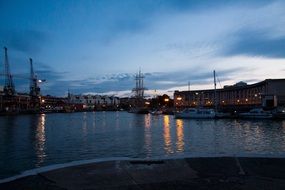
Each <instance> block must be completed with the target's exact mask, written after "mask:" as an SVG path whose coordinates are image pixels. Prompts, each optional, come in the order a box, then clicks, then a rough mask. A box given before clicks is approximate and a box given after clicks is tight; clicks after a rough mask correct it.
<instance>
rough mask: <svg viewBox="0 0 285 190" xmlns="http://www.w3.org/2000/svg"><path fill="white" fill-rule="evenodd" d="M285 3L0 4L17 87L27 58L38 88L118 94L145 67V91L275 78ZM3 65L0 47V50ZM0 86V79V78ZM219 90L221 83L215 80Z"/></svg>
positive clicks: (68, 0)
mask: <svg viewBox="0 0 285 190" xmlns="http://www.w3.org/2000/svg"><path fill="white" fill-rule="evenodd" d="M284 9H285V2H284V1H269V0H268V1H262V0H256V1H254V0H253V1H246V0H240V1H233V0H232V1H231V0H227V1H226V0H221V1H212V0H208V1H207V0H205V1H199V0H189V1H187V0H180V1H177V0H141V1H139V0H93V1H89V0H84V1H77V0H49V1H43V0H30V1H25V0H21V1H13V0H11V1H4V0H2V1H0V18H1V25H0V47H4V46H7V47H8V51H9V61H10V67H11V72H12V74H14V75H15V77H14V79H15V83H16V88H17V90H18V91H28V85H29V81H28V80H27V79H23V78H20V77H18V78H17V76H28V75H29V65H28V58H29V57H32V58H33V60H34V70H35V72H36V74H37V75H38V77H39V78H42V79H46V80H47V82H46V83H44V84H42V85H41V89H42V93H43V94H51V95H56V96H63V95H65V94H66V93H67V90H68V89H70V91H71V92H72V93H77V94H78V93H103V94H117V95H127V94H129V93H130V90H131V89H132V88H133V87H134V84H135V83H134V78H133V75H134V74H135V73H136V72H137V71H138V70H139V68H141V70H142V72H144V73H145V75H146V78H145V84H146V86H147V88H148V89H149V91H148V94H153V93H154V90H155V89H156V90H157V92H158V93H166V92H167V93H169V94H172V93H173V91H174V90H186V89H187V83H188V81H190V82H191V89H204V88H213V76H212V72H213V70H214V69H215V70H216V71H217V74H218V78H219V81H220V83H221V86H223V85H229V84H233V83H235V82H238V81H246V82H248V83H254V82H257V81H261V80H264V79H266V78H284V73H285V59H284V58H285V27H284V26H285V10H284ZM0 58H1V66H0V69H1V70H2V71H3V61H2V60H3V50H2V53H1V54H0ZM0 85H3V77H2V78H1V84H0ZM218 87H220V85H218Z"/></svg>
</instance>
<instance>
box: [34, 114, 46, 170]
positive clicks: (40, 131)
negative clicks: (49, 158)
mask: <svg viewBox="0 0 285 190" xmlns="http://www.w3.org/2000/svg"><path fill="white" fill-rule="evenodd" d="M45 122H46V115H45V114H41V115H40V116H39V119H38V123H37V129H36V156H37V163H36V166H37V167H39V166H41V164H42V163H43V162H44V160H45V157H46V153H45V142H46V135H45Z"/></svg>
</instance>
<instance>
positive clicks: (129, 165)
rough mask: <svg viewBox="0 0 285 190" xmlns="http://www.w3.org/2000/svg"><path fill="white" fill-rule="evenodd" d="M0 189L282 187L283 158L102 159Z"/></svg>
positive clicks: (283, 173) (0, 185) (11, 183)
mask: <svg viewBox="0 0 285 190" xmlns="http://www.w3.org/2000/svg"><path fill="white" fill-rule="evenodd" d="M0 189H1V190H41V189H44V190H46V189H49V190H79V189H82V190H96V189H104V190H113V189H114V190H115V189H130V190H132V189H134V190H141V189H146V190H154V189H164V190H165V189H166V190H167V189H175V190H184V189H250V190H252V189H253V190H255V189H258V190H261V189H285V158H248V157H210V158H209V157H199V158H184V159H171V160H120V161H104V162H100V163H89V164H83V165H77V166H71V167H66V168H61V169H55V170H51V171H47V172H42V173H37V174H36V175H31V176H27V177H23V178H20V179H16V180H14V181H10V182H6V183H2V184H0Z"/></svg>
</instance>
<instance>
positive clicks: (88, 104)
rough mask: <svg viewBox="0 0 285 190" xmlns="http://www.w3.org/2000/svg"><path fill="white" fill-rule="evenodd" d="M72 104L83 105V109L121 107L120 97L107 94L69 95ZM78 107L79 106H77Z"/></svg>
mask: <svg viewBox="0 0 285 190" xmlns="http://www.w3.org/2000/svg"><path fill="white" fill-rule="evenodd" d="M68 101H69V103H70V104H74V105H82V109H92V110H93V109H99V110H100V109H105V108H106V109H115V108H118V107H119V104H120V98H118V97H115V96H107V95H91V94H87V95H73V94H69V95H68ZM77 107H78V106H77Z"/></svg>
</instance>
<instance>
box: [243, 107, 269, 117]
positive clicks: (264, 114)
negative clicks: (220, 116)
mask: <svg viewBox="0 0 285 190" xmlns="http://www.w3.org/2000/svg"><path fill="white" fill-rule="evenodd" d="M239 116H240V118H245V119H271V118H272V117H273V115H272V114H271V112H268V111H264V110H263V109H262V108H255V109H251V110H250V111H249V112H246V113H240V114H239Z"/></svg>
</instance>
